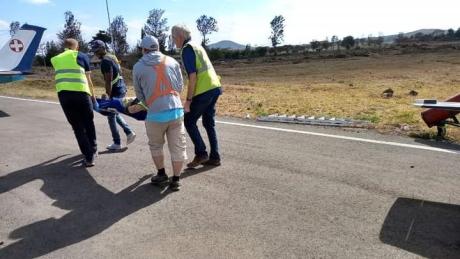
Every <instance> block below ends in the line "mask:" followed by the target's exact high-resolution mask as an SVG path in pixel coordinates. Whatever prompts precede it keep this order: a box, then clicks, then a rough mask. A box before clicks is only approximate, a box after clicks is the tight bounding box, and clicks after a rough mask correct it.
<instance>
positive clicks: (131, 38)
mask: <svg viewBox="0 0 460 259" xmlns="http://www.w3.org/2000/svg"><path fill="white" fill-rule="evenodd" d="M144 23H145V20H141V19H132V20H127V21H126V25H128V32H127V33H126V39H127V41H128V44H129V46H130V47H134V46H136V44H137V41H138V40H140V39H141V29H142V27H144Z"/></svg>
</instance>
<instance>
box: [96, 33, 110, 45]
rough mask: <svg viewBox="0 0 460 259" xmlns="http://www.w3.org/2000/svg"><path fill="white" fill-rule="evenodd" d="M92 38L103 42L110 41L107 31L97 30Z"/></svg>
mask: <svg viewBox="0 0 460 259" xmlns="http://www.w3.org/2000/svg"><path fill="white" fill-rule="evenodd" d="M93 40H101V41H103V42H105V43H111V41H112V39H111V38H110V34H108V33H107V31H99V32H98V33H96V35H94V36H93Z"/></svg>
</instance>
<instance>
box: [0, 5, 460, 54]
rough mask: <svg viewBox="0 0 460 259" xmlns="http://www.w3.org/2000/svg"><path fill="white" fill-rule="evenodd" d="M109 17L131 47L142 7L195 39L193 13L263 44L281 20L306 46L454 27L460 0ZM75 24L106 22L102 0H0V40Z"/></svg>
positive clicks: (50, 34)
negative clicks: (124, 28) (70, 19)
mask: <svg viewBox="0 0 460 259" xmlns="http://www.w3.org/2000/svg"><path fill="white" fill-rule="evenodd" d="M108 3H109V12H110V16H111V18H113V17H115V16H117V15H121V16H123V17H124V20H125V22H126V24H127V25H128V34H127V38H128V43H130V45H132V46H134V45H135V44H136V42H137V41H138V40H139V39H140V30H141V28H142V26H143V24H144V23H145V21H146V20H147V17H148V13H149V10H151V9H163V10H165V14H164V17H165V18H167V19H168V25H169V26H170V27H171V26H173V25H175V24H186V25H187V26H188V27H189V28H190V29H191V30H192V37H193V38H194V39H195V40H197V41H199V40H200V39H201V36H200V35H199V32H198V31H197V29H196V22H195V21H196V19H197V18H198V17H199V16H201V15H203V14H205V15H208V16H212V17H214V18H215V19H216V20H217V23H218V27H219V31H218V32H214V33H212V34H211V35H210V36H208V37H209V39H210V42H211V43H213V42H217V41H220V40H232V41H235V42H237V43H240V44H243V45H246V44H250V45H251V46H266V45H270V40H269V38H268V37H269V36H270V30H271V29H270V21H271V20H272V19H273V18H274V17H275V16H276V15H283V16H284V18H285V20H286V21H285V37H284V43H283V44H306V43H309V42H310V41H312V40H324V39H326V38H329V39H330V38H331V37H332V36H333V35H337V36H339V38H343V37H345V36H348V35H351V36H353V37H367V36H368V35H373V36H378V35H391V34H398V33H399V32H411V31H415V30H418V29H449V28H454V29H457V28H458V27H460V18H458V10H460V1H459V0H437V1H433V0H418V1H415V0H385V1H373V0H348V1H343V0H326V1H309V0H252V1H251V0H249V1H248V0H220V1H211V0H195V1H191V0H162V1H153V0H150V1H148V0H132V1H126V0H118V1H115V0H108ZM67 10H70V11H72V12H73V14H74V15H75V18H76V19H77V20H78V21H79V22H81V24H82V25H81V30H82V33H83V38H84V39H85V40H87V41H89V40H91V36H93V35H95V34H96V33H97V31H98V30H105V29H106V28H107V27H108V19H107V11H106V5H105V0H76V1H68V0H0V44H2V45H3V44H4V42H6V41H7V40H8V39H9V32H8V29H9V24H10V22H11V21H19V22H20V23H21V24H22V23H29V24H33V25H38V26H42V27H45V28H47V30H46V32H45V34H44V37H43V39H42V42H45V41H48V40H55V39H56V33H57V32H59V31H60V30H62V29H63V24H64V12H65V11H67Z"/></svg>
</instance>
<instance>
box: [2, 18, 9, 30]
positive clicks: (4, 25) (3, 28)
mask: <svg viewBox="0 0 460 259" xmlns="http://www.w3.org/2000/svg"><path fill="white" fill-rule="evenodd" d="M9 28H10V23H9V22H6V21H3V20H0V30H8V29H9Z"/></svg>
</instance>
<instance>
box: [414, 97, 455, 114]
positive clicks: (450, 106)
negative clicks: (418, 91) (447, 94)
mask: <svg viewBox="0 0 460 259" xmlns="http://www.w3.org/2000/svg"><path fill="white" fill-rule="evenodd" d="M414 105H415V106H418V107H421V108H430V109H437V110H446V111H457V112H460V102H438V101H437V100H423V99H422V100H416V102H415V103H414Z"/></svg>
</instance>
